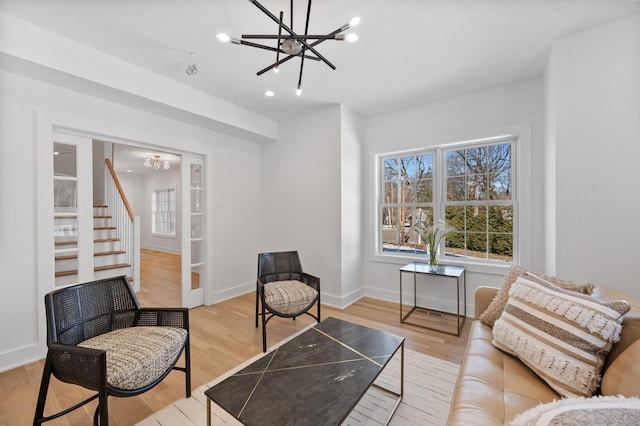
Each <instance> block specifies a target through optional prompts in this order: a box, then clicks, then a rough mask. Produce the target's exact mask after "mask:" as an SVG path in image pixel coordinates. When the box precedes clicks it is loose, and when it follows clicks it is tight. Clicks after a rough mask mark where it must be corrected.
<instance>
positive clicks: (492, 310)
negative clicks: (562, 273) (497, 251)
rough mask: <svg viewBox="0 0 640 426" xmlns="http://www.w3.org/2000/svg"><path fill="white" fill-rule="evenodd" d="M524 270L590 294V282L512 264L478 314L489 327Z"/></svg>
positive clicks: (561, 286)
mask: <svg viewBox="0 0 640 426" xmlns="http://www.w3.org/2000/svg"><path fill="white" fill-rule="evenodd" d="M525 272H527V273H531V274H534V275H536V276H538V277H540V278H542V279H543V280H545V281H548V282H550V283H551V284H553V285H556V286H558V287H560V288H563V289H565V290H570V291H575V292H578V293H583V294H591V293H592V292H593V284H591V283H574V282H571V281H567V280H562V279H559V278H556V277H552V276H550V275H545V274H542V273H540V272H529V271H527V270H526V269H524V268H523V267H522V266H518V265H513V266H511V267H510V268H509V270H508V271H507V275H505V277H504V281H503V283H502V286H501V287H500V289H499V290H498V293H497V294H496V295H495V297H494V298H493V300H491V303H489V306H488V307H487V309H486V310H485V311H484V312H483V313H482V315H480V318H479V320H480V321H481V322H482V323H483V324H485V325H488V326H489V327H493V324H494V323H495V322H496V320H497V319H498V318H500V315H502V311H503V310H504V307H505V306H506V304H507V300H509V290H510V289H511V286H512V285H513V283H514V282H516V280H517V279H518V277H519V276H520V275H522V274H524V273H525Z"/></svg>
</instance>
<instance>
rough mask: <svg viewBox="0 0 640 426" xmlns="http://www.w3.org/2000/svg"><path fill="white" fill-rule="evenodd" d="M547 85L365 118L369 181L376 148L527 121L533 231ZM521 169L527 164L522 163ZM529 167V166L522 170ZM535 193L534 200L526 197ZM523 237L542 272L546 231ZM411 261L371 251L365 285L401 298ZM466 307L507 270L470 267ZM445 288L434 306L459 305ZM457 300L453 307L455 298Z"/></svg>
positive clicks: (525, 203) (416, 144) (538, 82)
mask: <svg viewBox="0 0 640 426" xmlns="http://www.w3.org/2000/svg"><path fill="white" fill-rule="evenodd" d="M543 115H544V111H543V85H542V79H541V78H533V79H529V80H525V81H520V82H516V83H513V84H508V85H505V86H501V87H497V88H494V89H490V90H485V91H481V92H476V93H471V94H468V95H465V96H460V97H456V98H453V99H447V100H443V101H441V102H435V103H431V104H426V105H422V106H419V107H416V108H411V109H407V110H403V111H398V112H394V113H390V114H386V115H381V116H377V117H373V118H370V119H367V120H365V141H366V149H365V151H366V152H365V155H366V156H367V162H368V170H367V171H366V178H365V181H366V182H368V185H369V184H370V183H371V182H373V181H374V180H375V179H376V177H375V176H374V170H373V168H372V157H373V153H375V152H384V151H396V150H400V149H415V148H424V147H429V146H433V145H438V144H442V143H452V142H460V141H464V140H468V139H469V138H474V137H488V136H491V135H493V136H497V135H499V134H500V131H501V130H503V129H505V128H509V127H511V126H520V125H522V126H523V127H525V128H527V127H528V128H530V129H531V146H530V148H531V150H530V152H528V153H526V154H524V155H522V158H521V160H522V162H523V165H524V166H526V168H528V169H529V173H530V175H529V176H525V180H526V181H527V182H521V184H524V185H525V188H526V189H525V190H524V191H521V192H523V193H522V194H521V195H522V197H521V199H522V203H520V207H521V208H520V212H521V214H522V215H524V216H525V217H526V219H527V220H528V221H529V223H530V227H531V229H536V230H537V229H543V227H544V216H543V214H544V194H543V185H542V184H543V181H544V175H543V170H544V168H543V167H544V165H543V154H544V151H543V144H544V139H543V130H544V127H543ZM521 169H522V167H521ZM523 170H524V169H523ZM364 190H366V191H367V192H368V198H367V204H366V205H365V206H366V207H365V210H366V211H367V212H368V213H367V215H366V217H367V224H368V225H367V228H366V230H367V231H366V232H365V238H364V243H365V245H364V247H363V250H364V251H365V252H366V253H372V250H373V244H374V243H373V231H372V230H373V226H374V225H373V224H372V222H373V220H372V213H371V212H372V210H374V209H375V205H374V194H373V186H372V185H369V186H368V187H367V188H365V189H364ZM529 195H530V198H528V197H527V196H529ZM531 229H529V230H528V231H529V235H530V237H527V238H525V239H524V241H521V244H522V246H523V259H521V262H520V263H522V265H523V266H525V267H527V268H532V269H534V270H543V268H544V253H543V250H542V247H543V245H544V238H543V237H544V235H543V233H540V232H531ZM409 261H411V259H395V260H391V259H387V260H382V261H381V259H379V258H375V256H372V255H370V256H369V257H368V258H367V259H365V262H364V274H363V283H364V287H365V294H366V295H368V296H372V297H377V298H380V299H386V300H393V301H397V300H398V299H399V272H398V269H399V267H400V266H402V264H403V263H407V262H409ZM467 269H468V273H467V301H468V303H467V305H468V312H473V293H474V291H475V289H476V288H477V287H478V286H481V285H500V284H501V282H502V277H503V275H504V269H503V268H487V267H485V268H483V267H477V266H475V267H474V266H471V267H468V268H467ZM446 294H447V292H446V288H445V289H443V290H442V292H439V293H437V294H436V296H435V297H436V298H437V299H438V300H435V301H433V302H434V306H433V307H435V308H444V309H450V308H452V307H455V292H449V293H448V296H447V295H446ZM452 301H453V305H452V304H451V302H452Z"/></svg>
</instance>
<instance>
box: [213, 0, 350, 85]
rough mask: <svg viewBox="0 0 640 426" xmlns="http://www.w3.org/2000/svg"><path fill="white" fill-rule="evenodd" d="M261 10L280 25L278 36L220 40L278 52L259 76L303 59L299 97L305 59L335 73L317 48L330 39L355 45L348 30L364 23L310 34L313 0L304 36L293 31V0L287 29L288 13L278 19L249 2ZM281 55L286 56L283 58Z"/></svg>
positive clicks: (333, 66)
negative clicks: (273, 43)
mask: <svg viewBox="0 0 640 426" xmlns="http://www.w3.org/2000/svg"><path fill="white" fill-rule="evenodd" d="M249 1H250V2H251V3H253V5H254V6H256V7H257V8H258V9H260V10H261V11H262V12H263V13H264V14H265V15H267V16H268V17H269V18H270V19H271V20H273V21H274V22H275V23H277V24H278V34H272V35H271V34H243V35H242V38H241V39H237V38H233V37H230V36H228V35H227V34H223V33H220V34H218V35H217V37H218V39H219V40H220V41H222V42H225V43H229V42H230V43H233V44H242V45H245V46H250V47H257V48H259V49H264V50H269V51H271V52H275V53H276V61H275V62H274V63H273V64H271V65H269V66H268V67H266V68H263V69H261V70H260V71H258V72H257V75H258V76H260V75H262V74H264V73H265V72H267V71H269V70H271V69H273V70H274V72H276V73H277V72H278V71H279V67H280V65H281V64H283V63H285V62H287V61H289V60H291V59H293V58H295V57H298V56H299V57H300V75H299V77H298V86H297V89H296V94H297V95H298V96H300V95H301V94H302V71H303V69H304V61H305V59H310V60H313V61H318V62H324V63H325V64H327V66H329V68H331V69H333V70H335V69H336V66H335V65H333V64H332V63H331V62H330V61H329V60H328V59H327V58H325V57H324V56H322V54H320V52H318V50H317V49H316V46H317V45H319V44H320V43H322V42H323V41H326V40H338V41H343V40H346V41H349V42H353V41H356V40H357V39H358V36H357V35H355V34H344V32H345V31H346V30H348V29H349V28H350V27H352V26H356V25H358V23H359V22H360V18H359V17H356V18H353V19H352V20H351V21H349V23H347V24H344V25H343V26H341V27H340V28H338V29H337V30H335V31H332V32H330V33H329V34H325V35H317V34H309V16H310V14H311V0H308V3H307V19H306V22H305V27H304V34H298V33H296V32H295V31H294V30H293V0H291V1H290V4H291V10H290V14H291V19H290V25H289V26H287V25H286V24H285V23H284V12H282V11H280V16H279V17H276V16H275V15H274V14H273V13H271V12H269V10H267V8H265V7H264V6H263V5H261V4H260V2H258V1H257V0H249ZM251 39H253V40H256V39H259V40H276V46H275V47H273V46H267V45H265V44H260V43H255V42H251V41H248V40H251ZM281 55H282V56H283V57H281Z"/></svg>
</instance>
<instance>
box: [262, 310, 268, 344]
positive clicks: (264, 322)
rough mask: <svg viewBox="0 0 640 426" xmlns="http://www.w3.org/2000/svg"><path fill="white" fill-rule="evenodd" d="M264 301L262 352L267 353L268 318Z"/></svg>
mask: <svg viewBox="0 0 640 426" xmlns="http://www.w3.org/2000/svg"><path fill="white" fill-rule="evenodd" d="M264 310H265V308H264V301H263V302H262V314H261V315H262V352H267V320H266V318H267V316H266V313H265V311H264Z"/></svg>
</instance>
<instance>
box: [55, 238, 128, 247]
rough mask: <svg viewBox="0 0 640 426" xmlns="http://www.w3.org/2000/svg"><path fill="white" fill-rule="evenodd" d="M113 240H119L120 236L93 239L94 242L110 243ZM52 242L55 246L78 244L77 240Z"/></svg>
mask: <svg viewBox="0 0 640 426" xmlns="http://www.w3.org/2000/svg"><path fill="white" fill-rule="evenodd" d="M115 241H120V238H101V239H97V240H93V242H94V243H111V242H115ZM54 244H55V245H57V246H68V245H71V244H78V241H56V242H55V243H54Z"/></svg>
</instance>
